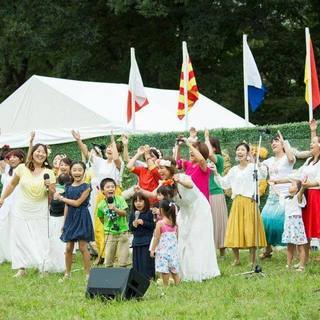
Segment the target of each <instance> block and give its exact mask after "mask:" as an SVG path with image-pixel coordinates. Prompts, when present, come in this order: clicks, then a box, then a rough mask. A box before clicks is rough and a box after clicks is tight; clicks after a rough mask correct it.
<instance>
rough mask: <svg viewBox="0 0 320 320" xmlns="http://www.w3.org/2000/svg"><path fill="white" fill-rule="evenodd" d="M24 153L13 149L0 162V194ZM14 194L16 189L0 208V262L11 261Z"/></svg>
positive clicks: (21, 160)
mask: <svg viewBox="0 0 320 320" xmlns="http://www.w3.org/2000/svg"><path fill="white" fill-rule="evenodd" d="M24 160H25V155H24V153H23V152H22V151H21V150H14V151H10V152H8V153H6V155H5V159H4V160H3V162H2V161H1V162H2V165H3V166H1V168H2V174H1V183H2V194H3V193H4V190H5V188H6V187H7V185H8V184H9V182H10V181H11V179H12V178H13V176H14V171H15V169H16V167H17V166H18V165H19V164H20V163H23V162H24ZM15 196H16V191H15V192H14V193H13V194H11V196H10V197H9V198H8V199H7V201H6V203H5V204H4V205H3V206H2V207H1V208H0V263H2V262H5V261H11V253H10V244H11V220H12V217H11V215H12V206H13V203H14V199H15Z"/></svg>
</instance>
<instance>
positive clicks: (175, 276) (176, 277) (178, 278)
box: [171, 273, 180, 285]
mask: <svg viewBox="0 0 320 320" xmlns="http://www.w3.org/2000/svg"><path fill="white" fill-rule="evenodd" d="M171 276H172V278H173V280H174V284H175V285H177V284H179V283H180V277H179V274H178V273H171Z"/></svg>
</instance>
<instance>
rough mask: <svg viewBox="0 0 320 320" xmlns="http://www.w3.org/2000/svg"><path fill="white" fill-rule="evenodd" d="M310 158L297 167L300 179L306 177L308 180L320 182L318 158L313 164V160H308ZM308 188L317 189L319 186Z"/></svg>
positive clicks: (319, 162) (302, 179)
mask: <svg viewBox="0 0 320 320" xmlns="http://www.w3.org/2000/svg"><path fill="white" fill-rule="evenodd" d="M310 159H311V158H308V159H307V161H306V162H305V163H304V164H303V166H302V167H300V168H299V170H298V172H299V175H300V179H301V181H304V180H305V179H306V178H307V179H308V180H309V181H310V182H318V183H320V160H319V161H318V162H317V163H315V164H314V163H313V162H310ZM309 162H310V163H309ZM309 189H319V187H313V188H309Z"/></svg>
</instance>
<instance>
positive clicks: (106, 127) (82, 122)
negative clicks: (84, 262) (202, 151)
mask: <svg viewBox="0 0 320 320" xmlns="http://www.w3.org/2000/svg"><path fill="white" fill-rule="evenodd" d="M127 94H128V86H127V85H126V84H115V83H101V82H88V81H75V80H66V79H59V78H49V77H42V76H36V75H34V76H32V77H31V78H30V79H29V80H28V81H26V82H25V83H24V84H23V85H22V86H21V87H20V88H18V89H17V90H16V91H15V92H14V93H13V94H12V95H11V96H9V97H8V98H7V99H6V100H5V101H3V102H2V104H1V105H0V115H1V117H0V128H1V135H0V145H3V144H9V145H10V146H11V147H24V146H27V145H28V140H29V136H30V132H31V131H36V142H37V141H41V142H42V143H46V144H57V143H64V142H69V141H72V140H73V138H72V135H71V133H70V131H71V130H72V129H76V130H79V131H80V134H81V137H82V138H83V139H86V138H92V137H98V136H105V135H109V134H110V131H111V130H113V131H114V133H123V132H132V125H131V124H129V125H127V123H126V121H127V120H126V119H127V117H126V113H127ZM146 94H147V97H148V100H149V102H150V104H149V105H147V106H146V107H144V108H143V109H142V110H140V111H139V112H137V113H136V119H135V121H136V130H135V132H136V133H138V132H140V133H142V132H143V133H156V132H170V131H184V128H185V123H184V121H181V120H179V119H178V117H177V115H176V112H177V105H178V91H177V90H163V89H153V88H146ZM189 126H193V127H196V128H197V129H204V128H208V129H214V128H221V127H223V128H237V127H245V126H246V123H245V120H244V119H242V118H241V117H239V116H237V115H236V114H234V113H232V112H230V111H229V110H227V109H225V108H223V107H222V106H220V105H219V104H217V103H215V102H213V101H212V100H210V99H208V98H206V97H205V96H203V95H200V97H199V100H198V101H197V102H196V104H195V106H194V107H193V108H192V110H191V111H190V113H189Z"/></svg>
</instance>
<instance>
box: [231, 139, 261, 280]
mask: <svg viewBox="0 0 320 320" xmlns="http://www.w3.org/2000/svg"><path fill="white" fill-rule="evenodd" d="M261 141H262V135H261V134H260V137H259V144H258V149H257V153H256V159H255V161H254V167H253V181H254V187H255V188H254V194H253V195H252V201H254V202H255V217H254V229H255V253H254V261H253V263H252V267H251V270H250V271H247V272H242V273H238V274H237V275H254V274H259V275H261V276H263V277H265V276H266V275H265V274H264V273H263V272H262V268H261V266H260V265H259V264H258V263H257V251H258V249H259V230H258V219H259V215H260V212H259V205H260V196H259V179H258V163H259V154H260V148H261Z"/></svg>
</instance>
